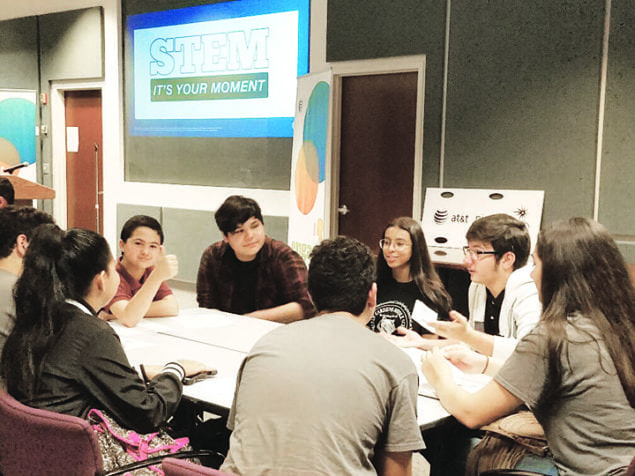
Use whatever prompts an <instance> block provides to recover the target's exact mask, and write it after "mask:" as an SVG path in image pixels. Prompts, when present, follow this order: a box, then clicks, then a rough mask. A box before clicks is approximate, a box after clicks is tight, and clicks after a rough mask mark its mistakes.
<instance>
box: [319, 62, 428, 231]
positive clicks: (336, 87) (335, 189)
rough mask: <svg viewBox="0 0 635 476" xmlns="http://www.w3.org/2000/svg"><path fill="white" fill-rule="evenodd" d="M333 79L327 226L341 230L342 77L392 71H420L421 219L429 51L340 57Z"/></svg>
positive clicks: (416, 210) (417, 206) (417, 214)
mask: <svg viewBox="0 0 635 476" xmlns="http://www.w3.org/2000/svg"><path fill="white" fill-rule="evenodd" d="M329 64H330V66H331V72H332V74H333V79H332V87H331V90H332V94H331V97H332V103H331V110H332V113H331V134H330V135H331V141H330V155H331V160H330V162H329V163H327V167H326V176H327V177H329V181H328V183H330V184H331V187H330V190H328V191H327V200H328V202H329V203H328V204H327V207H326V209H327V210H329V214H328V218H329V220H328V223H325V225H326V226H325V228H326V229H327V230H329V235H330V236H337V234H338V222H339V220H338V211H337V209H338V207H339V188H340V187H339V186H340V144H341V118H342V115H341V113H342V78H344V77H349V76H371V75H377V74H390V73H410V72H416V73H417V112H416V120H415V147H414V151H415V153H414V157H413V160H414V174H413V175H414V177H413V189H412V216H413V217H414V218H415V219H416V220H420V219H421V213H422V208H423V207H422V197H423V193H422V190H421V186H422V184H423V113H424V97H425V68H426V56H425V55H412V56H395V57H391V58H378V59H368V60H353V61H336V62H332V63H329Z"/></svg>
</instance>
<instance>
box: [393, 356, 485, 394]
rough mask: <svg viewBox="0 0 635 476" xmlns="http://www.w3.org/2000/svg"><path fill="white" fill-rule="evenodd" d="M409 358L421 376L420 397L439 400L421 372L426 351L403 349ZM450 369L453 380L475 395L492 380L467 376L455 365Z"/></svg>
mask: <svg viewBox="0 0 635 476" xmlns="http://www.w3.org/2000/svg"><path fill="white" fill-rule="evenodd" d="M402 350H403V351H404V352H405V353H406V354H408V356H409V357H410V358H411V359H412V361H413V362H414V364H415V367H416V368H417V373H418V374H419V395H422V396H424V397H429V398H437V399H438V398H439V397H437V393H436V391H435V390H434V388H432V386H431V385H430V384H429V383H428V381H427V380H426V378H425V377H424V376H423V373H422V372H421V356H422V355H423V354H424V353H425V350H421V349H416V348H405V349H402ZM448 365H450V368H451V369H452V379H453V380H454V382H456V384H457V385H458V386H459V387H461V388H463V389H464V390H466V391H468V392H470V393H475V392H477V391H479V390H480V389H481V388H483V387H484V386H485V385H486V384H487V383H488V382H489V381H490V380H492V378H491V377H488V376H487V375H481V374H466V373H463V372H462V371H461V370H459V369H458V368H457V367H455V366H454V365H452V364H450V363H449V362H448Z"/></svg>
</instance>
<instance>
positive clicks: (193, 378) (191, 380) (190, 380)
mask: <svg viewBox="0 0 635 476" xmlns="http://www.w3.org/2000/svg"><path fill="white" fill-rule="evenodd" d="M217 373H218V370H216V369H212V370H203V371H202V372H199V373H196V374H194V375H190V376H189V377H185V378H184V379H183V385H192V384H195V383H197V382H201V381H202V380H206V379H208V378H211V377H213V376H214V375H216V374H217Z"/></svg>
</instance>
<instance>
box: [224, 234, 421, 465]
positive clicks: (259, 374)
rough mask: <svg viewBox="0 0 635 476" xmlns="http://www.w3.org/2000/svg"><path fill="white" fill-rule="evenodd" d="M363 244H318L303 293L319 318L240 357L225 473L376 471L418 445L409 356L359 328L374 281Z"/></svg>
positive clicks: (406, 458) (278, 333) (406, 459)
mask: <svg viewBox="0 0 635 476" xmlns="http://www.w3.org/2000/svg"><path fill="white" fill-rule="evenodd" d="M374 279H375V267H374V258H373V256H372V253H371V251H370V250H369V249H368V247H366V246H365V245H363V244H361V243H360V242H359V241H357V240H354V239H352V238H345V237H339V238H336V239H334V240H327V241H324V242H322V244H320V245H318V246H317V247H316V248H315V249H314V251H313V253H312V255H311V265H310V267H309V292H310V294H311V296H312V298H313V301H314V304H315V306H316V308H317V311H318V313H319V315H318V316H317V317H314V318H311V319H307V320H304V321H298V322H295V323H292V324H288V325H286V326H284V327H280V328H278V329H275V330H274V331H272V332H270V333H269V334H267V335H266V336H264V337H263V338H262V339H261V340H260V341H259V342H258V343H257V344H256V345H255V346H254V348H253V349H252V351H251V352H250V354H249V356H248V357H247V358H246V359H245V361H244V362H243V365H242V367H241V369H240V373H239V377H238V385H237V388H236V395H235V398H234V402H233V405H232V409H231V412H230V415H229V420H228V427H229V428H230V429H231V430H233V433H232V436H231V439H230V449H229V453H228V456H227V459H226V460H225V463H224V464H223V466H222V470H223V471H227V472H231V473H234V474H239V475H240V474H248V475H257V474H263V473H266V474H271V475H276V474H303V473H307V474H308V473H310V474H356V475H363V474H369V475H370V474H376V473H377V471H378V470H379V468H383V469H384V470H387V469H388V468H390V467H400V468H407V467H409V466H410V464H411V458H412V452H413V451H417V450H420V449H423V448H424V444H423V440H422V438H421V432H420V430H419V427H418V425H417V418H416V407H417V405H416V403H417V388H418V377H417V371H416V368H415V367H414V365H413V363H412V361H411V360H410V359H409V358H408V357H407V355H406V354H405V353H404V352H402V351H401V350H400V349H398V348H397V347H395V346H394V345H393V344H391V343H390V342H388V341H387V340H385V339H383V338H382V337H380V336H378V335H376V334H374V333H373V332H371V331H370V330H368V329H367V328H366V327H365V325H366V323H367V322H368V320H369V319H370V317H371V316H372V314H373V310H374V307H375V300H376V293H377V287H376V285H375V283H374Z"/></svg>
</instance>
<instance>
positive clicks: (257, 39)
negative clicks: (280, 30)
mask: <svg viewBox="0 0 635 476" xmlns="http://www.w3.org/2000/svg"><path fill="white" fill-rule="evenodd" d="M268 37H269V29H268V28H260V29H255V30H250V31H238V32H237V31H231V32H227V33H219V34H213V35H198V36H188V37H181V38H157V39H156V40H154V41H153V42H152V44H151V45H150V56H151V57H152V59H153V61H151V62H150V77H151V78H158V79H151V80H150V84H151V90H152V93H151V101H191V100H205V99H209V100H218V99H252V98H266V97H268V94H269V74H268V73H267V72H254V73H244V74H215V75H206V76H193V77H187V78H183V77H178V78H172V77H170V76H171V75H173V74H174V73H175V72H179V73H181V74H192V73H194V74H204V73H228V72H229V73H232V72H242V71H254V70H267V69H268V68H269V63H270V62H269V58H268V56H267V51H268V48H267V39H268ZM195 52H200V54H197V55H195V54H194V53H195Z"/></svg>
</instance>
